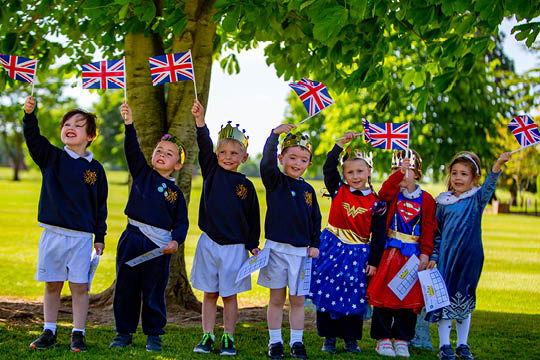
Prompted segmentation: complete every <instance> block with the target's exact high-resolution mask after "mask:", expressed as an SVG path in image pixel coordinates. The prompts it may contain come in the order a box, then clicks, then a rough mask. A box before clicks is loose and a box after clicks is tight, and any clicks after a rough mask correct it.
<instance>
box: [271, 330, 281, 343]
mask: <svg viewBox="0 0 540 360" xmlns="http://www.w3.org/2000/svg"><path fill="white" fill-rule="evenodd" d="M268 334H270V341H269V342H268V344H269V345H272V344H275V343H283V339H282V338H281V328H279V329H275V330H271V329H268Z"/></svg>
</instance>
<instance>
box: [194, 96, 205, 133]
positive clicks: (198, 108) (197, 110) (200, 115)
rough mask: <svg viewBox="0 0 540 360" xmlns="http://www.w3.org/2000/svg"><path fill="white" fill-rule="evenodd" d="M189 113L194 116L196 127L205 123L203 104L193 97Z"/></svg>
mask: <svg viewBox="0 0 540 360" xmlns="http://www.w3.org/2000/svg"><path fill="white" fill-rule="evenodd" d="M191 113H192V114H193V116H195V124H196V125H197V127H203V126H204V125H206V123H205V122H204V106H202V104H201V103H200V102H199V100H197V99H195V101H194V102H193V107H192V108H191Z"/></svg>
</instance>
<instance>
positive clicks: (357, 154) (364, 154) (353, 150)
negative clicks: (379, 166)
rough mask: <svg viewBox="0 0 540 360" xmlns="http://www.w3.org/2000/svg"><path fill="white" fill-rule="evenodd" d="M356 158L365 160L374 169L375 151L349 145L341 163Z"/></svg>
mask: <svg viewBox="0 0 540 360" xmlns="http://www.w3.org/2000/svg"><path fill="white" fill-rule="evenodd" d="M354 159H361V160H364V161H365V162H366V163H367V164H368V166H369V167H370V168H372V169H373V153H372V152H371V151H369V152H368V151H362V149H359V148H357V147H354V146H351V145H349V146H347V148H346V149H345V150H344V151H343V153H342V155H341V165H343V163H344V162H345V161H347V160H354Z"/></svg>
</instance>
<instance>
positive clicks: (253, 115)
mask: <svg viewBox="0 0 540 360" xmlns="http://www.w3.org/2000/svg"><path fill="white" fill-rule="evenodd" d="M516 23H517V22H516V21H515V20H513V21H509V20H505V21H504V22H503V24H502V25H501V28H500V30H501V31H503V32H505V33H506V34H510V30H511V28H512V27H513V26H514V25H515V24H516ZM503 46H504V51H505V53H506V55H507V56H509V57H510V58H511V59H513V60H514V63H515V66H516V72H517V73H519V74H522V73H524V72H526V71H527V70H530V69H532V68H535V67H536V68H539V67H540V56H539V55H540V54H533V53H531V52H530V51H527V50H526V49H525V45H524V43H523V42H517V41H516V40H515V38H514V36H513V35H508V36H507V37H506V40H505V41H504V45H503ZM237 58H238V61H239V63H240V73H239V74H234V75H229V74H227V73H226V72H224V71H222V70H221V68H220V67H219V63H218V62H217V61H214V64H213V67H212V78H211V81H210V94H209V97H208V105H207V109H206V117H205V119H206V123H207V125H208V128H209V129H210V135H211V136H212V138H213V139H216V138H217V133H218V131H219V129H220V127H221V125H222V124H226V123H227V121H229V120H230V121H232V122H233V124H240V128H242V129H245V130H246V133H247V134H248V136H249V145H248V152H249V153H250V154H251V155H256V154H258V153H261V152H262V149H263V146H264V143H265V141H266V138H267V137H268V136H269V135H270V132H271V130H272V129H273V128H274V127H276V126H277V125H279V124H280V123H281V122H282V120H283V118H284V115H285V111H286V108H287V101H286V99H287V96H288V95H289V94H290V93H291V91H292V90H291V88H289V86H288V83H289V81H285V80H284V79H283V78H278V77H277V75H276V71H275V69H274V67H273V66H268V65H266V61H265V58H264V50H263V47H262V46H259V48H257V49H253V50H249V51H244V52H241V53H240V54H237ZM98 60H101V59H95V61H98ZM296 80H298V79H296ZM314 80H317V79H314ZM114 91H118V90H114ZM330 93H331V89H330ZM66 95H71V96H74V97H75V98H77V101H78V104H79V105H80V106H82V107H84V108H91V106H92V103H93V102H95V101H97V98H98V95H97V94H95V93H93V94H91V93H90V92H89V91H88V90H83V89H82V88H80V87H79V88H70V89H69V90H68V91H67V94H66ZM306 116H307V112H306Z"/></svg>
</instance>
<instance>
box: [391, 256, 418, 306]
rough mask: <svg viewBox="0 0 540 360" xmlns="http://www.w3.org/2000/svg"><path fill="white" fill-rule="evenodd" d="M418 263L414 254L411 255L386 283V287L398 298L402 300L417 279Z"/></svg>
mask: <svg viewBox="0 0 540 360" xmlns="http://www.w3.org/2000/svg"><path fill="white" fill-rule="evenodd" d="M418 265H420V260H418V258H417V257H416V255H413V256H411V257H410V258H409V260H408V261H407V262H406V263H405V265H403V267H402V268H401V269H400V270H399V271H398V273H397V274H396V276H394V278H393V279H392V280H391V281H390V282H389V283H388V287H389V288H390V290H392V291H393V292H394V294H396V296H397V297H398V298H399V300H403V299H404V298H405V296H407V294H408V293H409V291H411V289H412V288H413V286H414V283H415V282H416V281H417V280H418Z"/></svg>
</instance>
